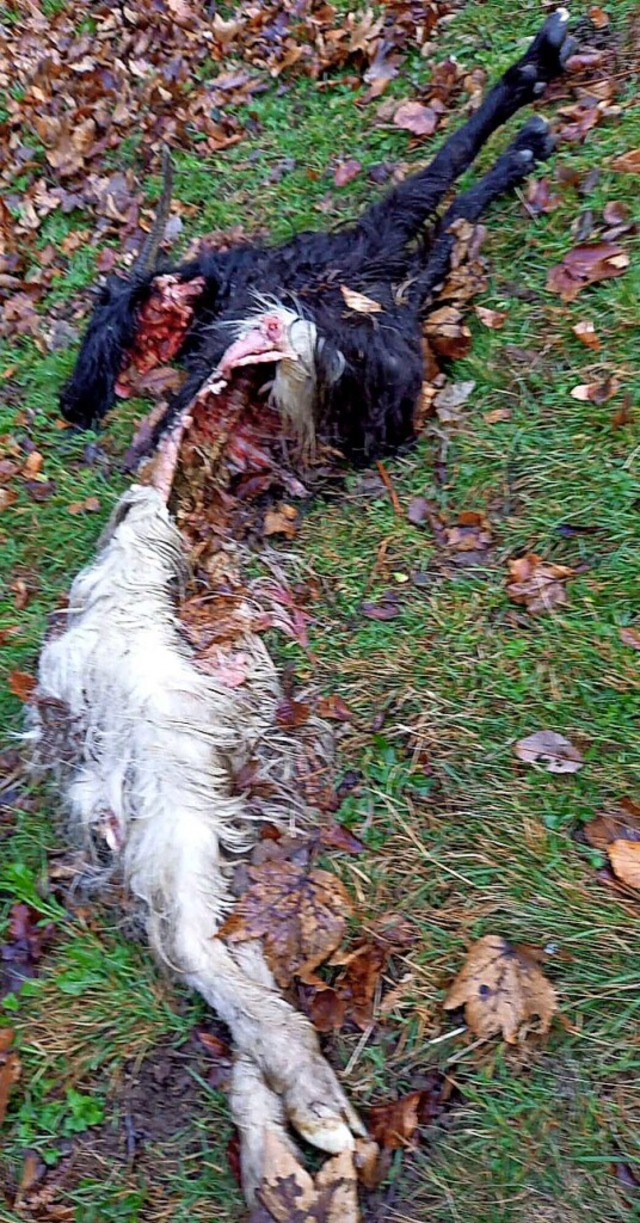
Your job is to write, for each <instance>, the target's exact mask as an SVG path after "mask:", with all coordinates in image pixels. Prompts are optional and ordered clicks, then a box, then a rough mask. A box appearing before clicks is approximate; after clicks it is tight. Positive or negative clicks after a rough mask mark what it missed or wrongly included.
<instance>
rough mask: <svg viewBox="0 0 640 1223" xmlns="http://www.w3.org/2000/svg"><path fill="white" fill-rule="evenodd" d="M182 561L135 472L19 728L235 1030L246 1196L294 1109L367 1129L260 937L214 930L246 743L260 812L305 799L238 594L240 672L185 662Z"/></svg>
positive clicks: (318, 1123)
mask: <svg viewBox="0 0 640 1223" xmlns="http://www.w3.org/2000/svg"><path fill="white" fill-rule="evenodd" d="M159 483H161V484H164V486H165V487H166V486H167V485H168V484H170V475H169V476H167V474H166V472H163V475H162V479H161V480H159ZM186 571H187V558H186V551H185V547H184V544H183V541H182V538H181V536H180V534H179V532H178V531H177V529H176V527H175V525H174V523H173V521H172V519H171V516H170V514H169V511H168V510H167V507H166V504H165V501H164V497H163V495H162V494H161V493H160V492H159V491H157V489H156V488H154V487H143V486H140V485H135V486H133V487H132V488H131V489H130V490H129V491H128V492H127V493H125V494H124V496H123V497H122V498H121V499H120V501H119V502H118V504H117V506H116V508H115V510H114V512H113V515H112V518H111V521H110V523H109V525H108V527H107V529H106V531H105V533H104V535H103V538H102V540H101V542H100V545H99V548H98V553H97V556H96V558H95V560H94V561H93V563H92V564H90V565H89V566H88V567H87V568H85V569H84V570H82V572H81V573H80V574H79V575H78V576H77V578H76V579H75V581H74V583H73V585H72V587H71V591H70V596H69V606H68V608H67V609H66V610H65V612H64V613H63V614H64V621H65V628H64V630H63V631H62V632H58V633H54V634H53V635H52V636H51V637H50V639H49V640H48V641H47V642H46V643H45V645H44V648H43V650H42V654H41V657H40V663H39V668H38V687H37V689H36V692H35V694H34V699H33V703H32V707H31V727H30V730H29V732H28V738H29V739H30V740H31V751H32V757H33V760H34V764H35V766H36V768H40V769H42V770H52V771H53V772H54V775H55V777H56V781H57V783H58V787H59V789H60V792H61V794H62V796H63V798H64V803H65V808H66V811H67V815H68V824H69V831H70V835H71V837H72V839H73V840H74V841H75V842H76V843H77V842H80V843H81V844H82V845H83V846H84V848H85V851H86V852H87V853H89V852H90V851H91V849H92V847H94V846H95V847H96V871H97V874H98V876H100V875H101V873H102V872H103V871H104V855H105V849H106V850H108V851H109V853H110V855H111V858H112V861H113V867H114V869H118V870H119V871H120V872H121V873H122V875H123V876H124V878H125V880H126V883H127V885H128V888H129V889H130V891H131V892H132V893H133V895H134V897H136V898H137V899H138V900H139V901H140V902H142V905H143V906H144V910H145V913H146V926H147V932H148V937H149V941H150V944H151V947H152V948H153V950H154V952H155V954H156V956H157V957H158V958H159V959H160V960H161V961H163V962H164V963H165V964H167V965H168V966H170V967H171V969H172V970H173V971H174V972H175V973H177V974H178V975H179V977H180V978H181V979H182V980H183V981H184V982H185V983H186V984H187V985H190V986H191V987H192V988H193V989H195V990H198V991H199V993H200V994H202V996H203V997H204V998H205V999H206V1001H207V1002H208V1003H209V1004H210V1005H211V1006H212V1007H214V1008H215V1010H216V1011H217V1012H218V1014H219V1015H220V1016H221V1017H222V1018H223V1019H224V1020H225V1022H226V1023H227V1024H228V1026H229V1028H230V1030H231V1034H232V1037H233V1044H234V1066H233V1076H232V1088H231V1110H232V1114H233V1117H234V1120H235V1121H236V1124H237V1125H238V1127H239V1129H240V1134H241V1163H242V1175H243V1187H244V1190H245V1193H246V1195H247V1197H248V1198H251V1197H252V1195H253V1193H254V1190H255V1188H256V1186H257V1185H258V1184H259V1183H260V1181H261V1179H262V1177H263V1175H264V1171H265V1168H264V1137H265V1130H271V1131H272V1132H275V1133H276V1134H277V1136H278V1137H279V1138H280V1140H281V1141H282V1142H284V1143H285V1145H286V1146H287V1147H288V1148H289V1149H291V1150H293V1149H294V1148H293V1142H292V1140H291V1138H290V1137H289V1135H288V1131H287V1123H288V1122H291V1124H292V1125H293V1126H294V1127H295V1128H296V1129H297V1130H298V1132H299V1133H300V1134H302V1135H303V1136H304V1137H305V1138H306V1139H308V1141H309V1142H312V1143H314V1144H315V1145H316V1146H317V1147H320V1149H321V1150H324V1151H330V1152H337V1151H341V1150H344V1149H348V1148H350V1147H352V1146H353V1142H354V1135H359V1134H363V1133H364V1130H363V1127H362V1124H361V1123H360V1121H359V1120H358V1117H357V1116H356V1114H355V1112H354V1111H353V1109H352V1108H351V1106H350V1105H349V1103H348V1101H347V1099H346V1097H345V1095H344V1093H343V1091H342V1088H341V1087H340V1086H339V1084H338V1081H337V1079H336V1077H335V1075H334V1073H333V1071H332V1070H331V1068H330V1066H329V1064H328V1063H327V1062H326V1061H325V1060H324V1058H323V1057H322V1054H321V1053H320V1049H319V1045H318V1039H317V1036H316V1034H315V1031H314V1029H313V1028H312V1026H311V1024H310V1023H309V1022H308V1020H307V1019H305V1018H304V1016H302V1015H300V1014H299V1013H298V1012H297V1011H295V1010H294V1009H293V1008H292V1007H291V1006H290V1005H289V1004H288V1003H287V1002H286V1001H285V999H284V998H283V997H282V995H281V993H280V992H279V991H278V989H277V987H276V985H275V982H274V979H273V977H272V975H271V972H270V970H269V968H268V966H267V963H266V960H265V958H264V956H263V954H262V950H261V946H260V944H259V943H258V942H249V943H244V944H241V945H238V946H237V947H236V946H234V947H233V948H231V947H228V946H227V945H226V944H225V943H224V942H222V941H221V940H220V939H217V938H216V937H215V935H216V931H217V929H218V927H219V926H220V924H221V922H222V920H223V918H224V916H225V915H226V914H227V913H228V911H229V909H230V906H231V903H232V896H231V890H230V889H231V880H232V873H233V868H234V865H235V863H237V861H238V856H239V855H240V854H242V853H244V852H246V851H248V850H249V849H250V848H251V846H252V845H254V844H255V842H256V840H257V839H258V837H259V823H258V822H257V821H256V820H255V819H252V818H251V813H250V811H249V810H248V804H247V801H246V798H245V797H244V796H243V795H242V793H238V790H237V786H236V785H235V784H234V783H235V778H236V777H237V776H239V775H241V773H242V769H243V767H246V766H247V763H248V762H250V761H252V760H255V759H257V760H258V761H259V762H260V764H261V766H262V768H263V770H264V773H263V776H264V777H265V778H266V779H267V780H268V782H269V787H270V789H274V787H275V788H276V789H277V788H278V787H279V795H280V797H279V801H277V802H276V800H275V799H274V800H273V802H274V805H273V809H272V810H266V811H263V813H262V815H263V818H269V817H270V818H273V819H277V820H279V822H280V823H281V824H282V820H283V807H284V815H285V818H286V819H288V820H289V821H291V820H292V819H293V818H294V816H295V814H296V810H297V812H298V815H299V816H300V814H301V812H302V811H303V807H304V804H303V803H302V800H301V799H300V797H299V795H298V794H296V791H295V784H294V772H295V770H294V769H293V768H292V763H293V752H294V750H295V748H294V745H292V743H291V742H290V741H289V740H288V738H287V736H286V735H285V734H284V732H283V731H282V730H281V729H280V728H279V727H278V724H277V719H276V706H277V703H278V700H279V699H281V697H282V692H281V689H280V686H279V683H278V678H277V674H276V671H275V667H274V665H273V662H272V660H271V658H270V656H269V654H268V652H267V650H266V648H265V646H264V644H263V643H262V641H261V639H260V638H259V637H257V636H256V635H255V634H254V633H253V632H252V631H251V627H250V623H251V620H250V615H249V609H248V608H239V609H237V611H236V620H237V632H236V635H235V636H236V640H235V642H234V649H235V650H241V651H242V654H243V657H244V659H245V667H246V669H247V675H246V679H245V682H244V683H243V684H242V685H241V686H240V687H237V688H229V687H227V686H225V685H224V683H223V682H222V680H219V679H218V678H216V675H215V673H214V674H213V675H212V674H207V673H205V672H204V671H203V670H201V669H199V668H198V666H197V665H196V663H195V661H194V656H193V651H192V650H191V648H190V646H189V645H188V643H187V642H186V640H185V636H184V632H183V631H182V629H181V625H180V622H179V620H178V617H177V613H176V596H177V593H178V591H179V589H180V586H181V584H182V583H183V581H184V578H185V575H186Z"/></svg>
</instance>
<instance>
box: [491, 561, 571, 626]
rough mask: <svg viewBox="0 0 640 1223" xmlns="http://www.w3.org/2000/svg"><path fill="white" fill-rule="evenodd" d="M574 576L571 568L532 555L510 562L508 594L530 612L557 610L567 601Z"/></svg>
mask: <svg viewBox="0 0 640 1223" xmlns="http://www.w3.org/2000/svg"><path fill="white" fill-rule="evenodd" d="M573 573H574V570H573V569H570V568H569V566H568V565H554V564H551V563H550V562H549V561H544V560H543V559H542V557H541V556H538V555H537V553H535V552H528V553H527V554H526V556H520V557H518V558H517V559H516V560H514V561H509V578H508V580H507V594H508V596H509V598H510V599H512V600H513V602H514V603H522V604H524V606H525V607H526V609H527V611H529V612H532V613H533V614H536V613H537V612H547V611H553V609H554V608H555V607H560V606H561V605H562V604H563V603H566V601H567V593H566V590H565V582H566V581H567V579H568V578H570V577H571V576H572V575H573Z"/></svg>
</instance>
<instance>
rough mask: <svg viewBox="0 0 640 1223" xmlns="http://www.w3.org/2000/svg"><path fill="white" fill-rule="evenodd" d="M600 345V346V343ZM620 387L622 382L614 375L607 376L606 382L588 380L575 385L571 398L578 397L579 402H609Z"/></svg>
mask: <svg viewBox="0 0 640 1223" xmlns="http://www.w3.org/2000/svg"><path fill="white" fill-rule="evenodd" d="M598 347H600V345H599V344H598ZM619 389H620V383H619V382H618V380H617V378H614V377H613V376H612V377H610V378H606V379H605V381H604V382H588V383H581V384H580V385H579V386H574V387H573V388H572V390H571V398H572V399H577V400H578V402H579V403H598V404H601V403H607V402H608V400H609V399H613V396H614V395H615V394H616V392H617V391H618V390H619Z"/></svg>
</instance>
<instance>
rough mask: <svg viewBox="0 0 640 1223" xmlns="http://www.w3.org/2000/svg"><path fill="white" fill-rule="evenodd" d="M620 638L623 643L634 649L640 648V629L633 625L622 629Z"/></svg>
mask: <svg viewBox="0 0 640 1223" xmlns="http://www.w3.org/2000/svg"><path fill="white" fill-rule="evenodd" d="M620 640H621V642H622V643H623V645H628V646H631V649H632V650H640V629H638V628H633V627H632V626H631V625H629V626H628V627H625V628H621V629H620Z"/></svg>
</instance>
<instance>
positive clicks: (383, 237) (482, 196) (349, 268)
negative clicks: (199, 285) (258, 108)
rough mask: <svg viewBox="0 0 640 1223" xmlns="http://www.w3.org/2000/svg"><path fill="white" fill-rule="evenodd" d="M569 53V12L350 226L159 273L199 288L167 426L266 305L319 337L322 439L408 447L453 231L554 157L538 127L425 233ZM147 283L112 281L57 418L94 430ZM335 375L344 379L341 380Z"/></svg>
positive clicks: (364, 452) (376, 448)
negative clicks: (368, 304) (365, 310)
mask: <svg viewBox="0 0 640 1223" xmlns="http://www.w3.org/2000/svg"><path fill="white" fill-rule="evenodd" d="M570 45H571V40H569V39H568V38H567V17H566V14H565V12H564V10H558V11H557V12H556V13H554V14H552V16H551V17H549V18H548V19H547V21H546V22H545V24H544V25H543V27H542V29H541V31H540V33H539V34H538V35H537V37H536V38H535V39H534V41H533V43H532V44H531V46H530V48H529V50H528V51H527V52H526V54H525V55H524V56H523V57H522V58H521V59H520V60H519V61H518V62H517V63H516V64H515V65H513V66H512V67H511V68H509V69H508V71H507V72H506V73H505V74H504V76H503V77H502V78H501V79H500V80H499V81H498V82H497V84H496V85H494V87H493V88H492V89H491V90H490V91H489V93H488V94H487V96H486V98H485V99H484V101H483V102H482V104H481V106H480V107H479V108H478V109H477V110H476V112H475V113H474V114H473V115H472V116H471V118H470V119H469V120H468V121H467V122H466V123H465V124H464V125H463V126H462V127H461V128H460V129H459V130H458V131H457V132H455V133H454V134H453V135H452V136H451V137H450V138H449V139H448V140H447V141H446V142H445V143H444V145H443V146H442V148H441V149H440V151H439V153H438V154H437V156H436V157H435V159H434V160H433V162H432V163H431V164H430V165H429V166H428V167H427V168H426V169H425V170H421V171H420V172H419V173H417V174H415V175H413V176H411V177H409V178H408V179H407V180H406V181H405V182H403V183H401V184H399V185H398V186H396V187H394V188H393V189H392V190H391V191H389V192H388V193H387V194H386V196H384V197H383V198H382V199H381V200H379V201H377V202H376V203H374V204H373V205H372V206H371V207H370V208H369V209H367V210H366V211H365V213H364V214H363V216H362V217H361V218H360V219H359V220H358V221H356V222H355V223H352V224H350V225H347V226H344V227H341V228H339V229H336V230H334V231H333V232H331V233H302V234H299V235H297V236H296V237H294V238H293V239H291V240H290V241H288V242H285V243H283V244H282V245H280V246H276V247H271V246H268V245H263V246H259V245H246V246H242V247H237V248H235V249H232V250H230V251H226V252H224V253H219V252H216V251H208V250H204V251H203V252H202V254H201V255H200V256H199V257H198V258H196V259H194V260H192V261H191V262H190V263H188V264H182V265H179V266H177V267H171V266H169V267H164V268H160V269H158V271H172V272H174V273H175V274H177V275H178V276H180V277H181V278H182V279H183V280H192V279H193V278H194V277H196V276H201V277H203V279H204V281H205V286H206V287H205V289H204V291H203V293H202V295H201V297H200V298H199V299H198V301H197V303H196V312H195V317H194V320H193V323H192V325H191V327H190V329H189V332H188V334H187V336H186V338H185V341H184V344H183V347H182V351H181V357H182V359H183V360H184V363H185V364H186V366H187V369H188V371H189V376H188V378H187V381H186V383H185V385H184V386H183V388H182V390H181V391H180V392H179V394H178V395H177V396H176V398H175V400H174V401H173V403H172V405H171V408H170V412H169V416H168V419H167V421H166V422H165V424H169V423H170V422H171V420H172V419H173V418H175V416H176V415H177V413H178V412H179V411H180V410H181V409H182V408H183V407H184V406H185V405H186V404H187V403H188V402H190V400H191V399H192V398H193V396H194V395H195V394H196V393H197V391H198V389H199V388H200V386H201V385H202V383H203V382H204V381H205V380H206V378H207V377H208V376H209V375H210V374H211V373H212V371H213V370H214V369H215V368H216V367H217V365H218V363H219V361H220V359H221V357H222V356H223V353H224V352H225V349H226V348H227V346H228V344H229V342H230V338H231V334H232V333H231V331H230V328H229V324H230V323H233V322H237V321H238V320H242V319H245V318H246V317H247V316H250V315H251V314H253V313H255V311H256V304H257V299H259V298H261V297H262V298H266V299H271V300H275V301H278V302H279V303H281V304H283V305H285V306H289V307H291V308H293V309H294V310H296V311H299V312H301V313H302V314H303V315H305V316H306V317H307V318H309V319H311V320H312V321H313V322H314V323H315V325H316V329H317V335H318V341H319V342H318V352H317V361H316V367H317V374H318V384H317V397H316V398H317V402H316V403H315V405H314V415H315V426H316V429H317V430H318V431H319V432H320V433H321V434H322V435H323V436H324V437H326V438H327V440H329V441H331V442H332V443H333V444H336V445H338V446H341V447H342V448H343V449H344V450H345V451H346V452H348V453H349V454H350V455H351V456H352V457H354V458H356V459H358V458H360V459H367V458H369V457H370V456H371V455H372V454H374V453H376V452H380V451H384V450H386V449H389V448H391V447H393V446H397V445H398V444H400V443H401V442H403V441H405V440H406V439H407V438H409V437H410V436H411V433H412V427H413V418H414V412H415V407H416V403H417V399H418V395H419V392H420V386H421V381H422V356H421V322H422V319H423V317H424V314H425V312H426V311H427V310H428V308H429V304H430V301H431V300H432V297H433V293H434V291H435V290H436V289H437V287H438V286H439V285H440V284H441V282H442V281H443V279H444V278H445V276H446V274H447V270H448V267H449V261H450V256H451V251H452V248H453V238H452V236H451V234H450V232H449V226H450V225H451V222H452V221H454V220H456V219H458V218H460V217H465V218H467V219H468V220H470V221H475V220H477V219H478V217H479V216H480V215H481V213H482V211H483V210H484V209H485V208H486V207H487V206H488V205H489V204H490V203H491V201H492V200H493V199H495V197H496V196H497V195H499V194H500V193H501V192H503V191H506V190H509V189H511V188H513V187H514V186H515V185H516V184H517V183H518V182H520V181H521V180H522V179H523V178H524V177H525V176H526V174H527V173H528V172H529V170H530V169H531V168H532V167H533V165H534V163H535V161H536V160H539V159H542V158H544V157H546V156H548V155H549V153H550V151H551V148H552V143H551V141H550V139H549V136H548V132H547V127H546V124H545V123H544V121H542V120H540V119H533V120H531V121H530V122H529V123H528V124H527V125H526V126H525V127H524V128H523V129H522V131H521V132H520V133H519V134H518V136H516V138H515V140H514V141H513V142H512V143H511V145H510V146H509V148H508V149H507V151H506V152H505V153H504V154H503V155H502V156H501V157H500V158H499V159H498V161H497V162H496V164H495V166H494V167H493V169H492V170H490V171H489V173H488V174H486V175H485V176H484V177H483V178H482V179H480V180H479V182H478V183H477V184H476V185H475V186H474V187H472V188H471V189H470V190H469V191H467V192H465V193H464V194H462V195H460V196H459V197H458V198H457V199H455V200H454V203H453V204H452V205H451V207H450V208H449V209H448V211H447V212H446V213H445V214H444V216H443V217H442V218H441V220H440V221H439V223H436V224H435V227H434V228H433V229H432V232H431V234H430V235H427V234H426V233H425V230H424V227H425V225H426V223H427V222H429V221H431V220H433V218H434V215H435V213H436V210H437V208H438V206H439V205H440V204H441V202H442V200H443V199H444V197H445V196H446V194H447V192H448V191H449V189H450V188H451V186H452V184H453V183H454V182H455V180H456V179H457V178H458V177H459V176H460V174H462V173H463V172H464V171H465V170H466V169H467V168H468V167H469V166H470V165H471V163H472V162H473V160H474V159H475V157H476V156H477V154H478V152H479V150H480V149H481V147H482V146H483V144H484V143H485V141H486V140H487V139H488V138H489V136H490V135H491V134H492V133H493V132H494V131H495V130H496V128H497V127H499V126H500V125H501V124H502V123H504V122H505V121H506V120H507V119H509V118H510V117H511V116H512V115H513V114H514V113H515V112H516V111H517V110H518V109H519V108H520V107H522V106H524V105H526V104H528V103H530V102H531V101H532V100H534V99H535V97H536V96H538V95H539V94H540V93H541V92H542V91H543V90H544V88H545V85H546V83H547V82H548V81H549V80H551V79H552V78H553V77H554V76H556V75H558V74H559V73H560V72H561V71H562V67H563V64H564V62H565V60H566V58H567V55H568V53H569V50H570ZM152 280H153V275H134V276H133V277H131V278H130V279H129V280H124V279H120V278H117V277H113V278H111V279H110V281H109V283H108V284H107V287H106V289H105V290H104V292H103V295H102V298H101V300H100V302H99V304H98V306H97V307H96V310H95V312H94V315H93V317H92V320H91V323H90V325H89V328H88V331H87V333H86V335H85V337H84V340H83V343H82V347H81V350H80V355H79V358H78V362H77V365H76V368H75V370H74V373H73V375H72V377H71V380H70V382H69V383H68V385H67V386H66V387H65V390H64V391H63V395H62V399H61V408H62V412H63V415H64V416H65V417H66V418H67V419H68V420H72V421H74V423H78V424H81V425H84V426H88V425H90V424H92V423H94V422H95V421H97V420H99V419H101V417H102V416H103V415H104V414H105V412H106V411H108V409H109V408H110V407H111V406H112V404H113V400H114V383H115V381H116V378H117V375H118V373H119V370H120V368H121V365H122V362H123V359H124V358H125V356H126V352H127V349H128V348H130V347H131V345H132V342H133V337H134V335H135V326H136V312H137V310H138V307H139V306H140V304H141V303H142V302H143V301H144V300H145V297H146V295H147V294H148V291H149V286H150V284H151V282H152ZM341 286H345V287H347V288H349V289H351V290H353V291H355V292H358V293H362V294H364V295H366V296H367V297H370V298H373V299H374V300H375V301H376V302H378V303H379V304H380V306H381V307H382V309H381V311H380V312H379V313H372V314H362V313H358V312H357V311H354V310H350V309H348V308H347V306H346V304H345V300H344V298H343V296H342V293H341V292H340V289H341ZM338 354H342V356H341V357H340V358H338ZM338 369H340V370H341V371H342V372H341V374H340V376H339V377H337V378H336V370H338Z"/></svg>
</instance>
